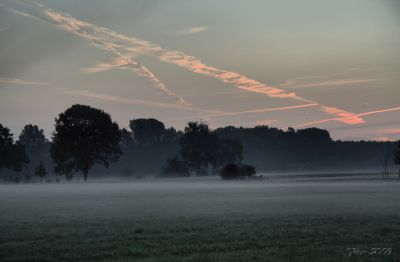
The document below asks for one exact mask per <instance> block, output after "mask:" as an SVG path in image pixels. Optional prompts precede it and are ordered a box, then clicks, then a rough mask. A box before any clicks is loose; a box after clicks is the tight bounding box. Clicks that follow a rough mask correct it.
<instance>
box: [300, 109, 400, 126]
mask: <svg viewBox="0 0 400 262" xmlns="http://www.w3.org/2000/svg"><path fill="white" fill-rule="evenodd" d="M398 110H400V107H394V108H388V109H381V110H375V111H370V112H365V113H360V114H356V115H355V116H356V118H354V116H349V117H348V119H347V121H348V122H354V123H356V124H361V123H365V121H364V122H360V119H361V118H360V117H361V116H368V115H375V114H380V113H386V112H392V111H398ZM343 118H346V116H342V117H338V118H328V119H323V120H319V121H314V122H309V123H304V124H299V125H295V126H294V127H304V126H310V125H315V124H322V123H326V122H331V121H340V122H343Z"/></svg>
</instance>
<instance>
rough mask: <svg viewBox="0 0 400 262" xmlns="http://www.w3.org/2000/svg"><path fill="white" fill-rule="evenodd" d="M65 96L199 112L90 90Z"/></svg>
mask: <svg viewBox="0 0 400 262" xmlns="http://www.w3.org/2000/svg"><path fill="white" fill-rule="evenodd" d="M65 94H69V95H77V96H83V97H88V98H95V99H100V100H103V101H111V102H119V103H123V104H130V105H132V104H133V105H144V106H152V107H159V108H168V109H177V110H184V111H197V110H198V109H197V108H193V107H189V106H187V107H184V106H182V105H177V104H166V103H158V102H154V101H149V100H141V99H132V98H125V97H120V96H115V95H109V94H102V93H98V92H93V91H90V90H67V91H65ZM203 111H205V112H208V113H214V114H221V113H224V112H221V111H216V110H203Z"/></svg>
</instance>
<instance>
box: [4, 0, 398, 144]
mask: <svg viewBox="0 0 400 262" xmlns="http://www.w3.org/2000/svg"><path fill="white" fill-rule="evenodd" d="M397 11H400V4H399V2H396V1H392V0H384V1H374V0H367V1H366V0H353V1H344V0H340V1H335V2H334V3H321V2H319V1H316V0H308V1H305V2H302V3H293V2H291V3H290V4H288V2H287V1H279V2H278V1H272V0H269V1H256V0H255V1H252V2H251V4H249V3H245V2H240V1H229V2H227V1H221V2H218V3H213V2H211V1H203V2H200V3H199V2H195V1H187V2H185V3H184V4H182V2H179V1H176V0H173V1H169V2H168V3H167V2H161V1H157V0H154V1H148V0H147V1H144V0H138V1H133V2H132V1H126V0H118V1H113V3H109V2H107V1H103V0H102V1H98V2H96V5H93V4H92V3H90V1H89V0H85V1H71V0H69V1H68V0H61V1H57V2H53V1H50V0H43V1H10V0H6V1H4V2H3V3H2V4H0V14H1V15H0V47H1V48H0V59H1V60H2V61H3V63H4V66H2V67H1V68H0V94H1V100H0V119H1V123H2V124H3V125H4V126H6V127H8V128H10V130H11V131H12V133H13V134H14V138H17V137H18V135H19V133H20V132H21V130H22V128H23V126H25V125H26V124H36V125H38V126H39V127H40V128H42V129H43V130H44V131H45V133H46V137H47V138H48V139H51V132H52V131H53V127H54V119H55V118H56V117H57V116H58V115H59V114H60V113H61V112H63V111H64V110H65V109H67V108H68V107H70V106H71V105H73V104H85V105H90V106H92V107H95V108H100V109H102V110H104V111H105V112H107V113H109V114H110V115H111V117H112V119H113V120H114V121H116V122H117V123H118V124H119V126H120V127H121V128H123V127H124V128H126V127H128V122H129V120H131V119H136V118H155V119H158V120H160V121H162V122H163V123H164V124H165V125H166V126H168V127H174V128H176V129H177V130H182V129H183V128H184V126H185V125H186V124H187V122H189V121H199V120H203V121H205V122H207V123H208V124H209V125H210V127H211V128H212V129H216V128H218V127H223V126H236V127H240V126H243V127H254V126H257V125H268V126H270V127H277V128H279V129H282V130H286V129H287V128H288V127H294V128H295V129H303V128H307V127H317V128H321V129H325V130H328V131H329V133H330V134H331V136H332V138H333V139H334V140H368V141H395V140H398V139H399V137H400V121H399V119H398V114H399V113H398V111H400V102H399V98H400V92H399V84H400V76H399V75H398V72H399V71H400V62H399V61H400V48H399V47H400V20H399V17H398V12H397ZM249 14H251V19H249Z"/></svg>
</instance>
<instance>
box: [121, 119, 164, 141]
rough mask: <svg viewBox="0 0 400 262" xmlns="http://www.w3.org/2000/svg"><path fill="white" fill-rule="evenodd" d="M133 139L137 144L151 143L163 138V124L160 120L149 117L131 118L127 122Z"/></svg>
mask: <svg viewBox="0 0 400 262" xmlns="http://www.w3.org/2000/svg"><path fill="white" fill-rule="evenodd" d="M129 127H130V128H131V130H132V133H133V137H134V139H135V141H136V142H137V143H139V144H153V143H156V142H159V141H161V140H162V139H163V135H164V133H165V126H164V124H163V123H162V122H160V121H158V120H156V119H154V118H150V119H144V118H140V119H133V120H131V121H130V122H129Z"/></svg>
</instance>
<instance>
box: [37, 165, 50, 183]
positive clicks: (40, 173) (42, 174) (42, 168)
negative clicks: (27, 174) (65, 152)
mask: <svg viewBox="0 0 400 262" xmlns="http://www.w3.org/2000/svg"><path fill="white" fill-rule="evenodd" d="M47 174H48V173H47V170H46V168H45V166H44V165H43V162H42V161H40V163H39V165H38V166H37V167H36V168H35V175H36V176H38V177H40V182H43V177H45V176H46V175H47Z"/></svg>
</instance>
